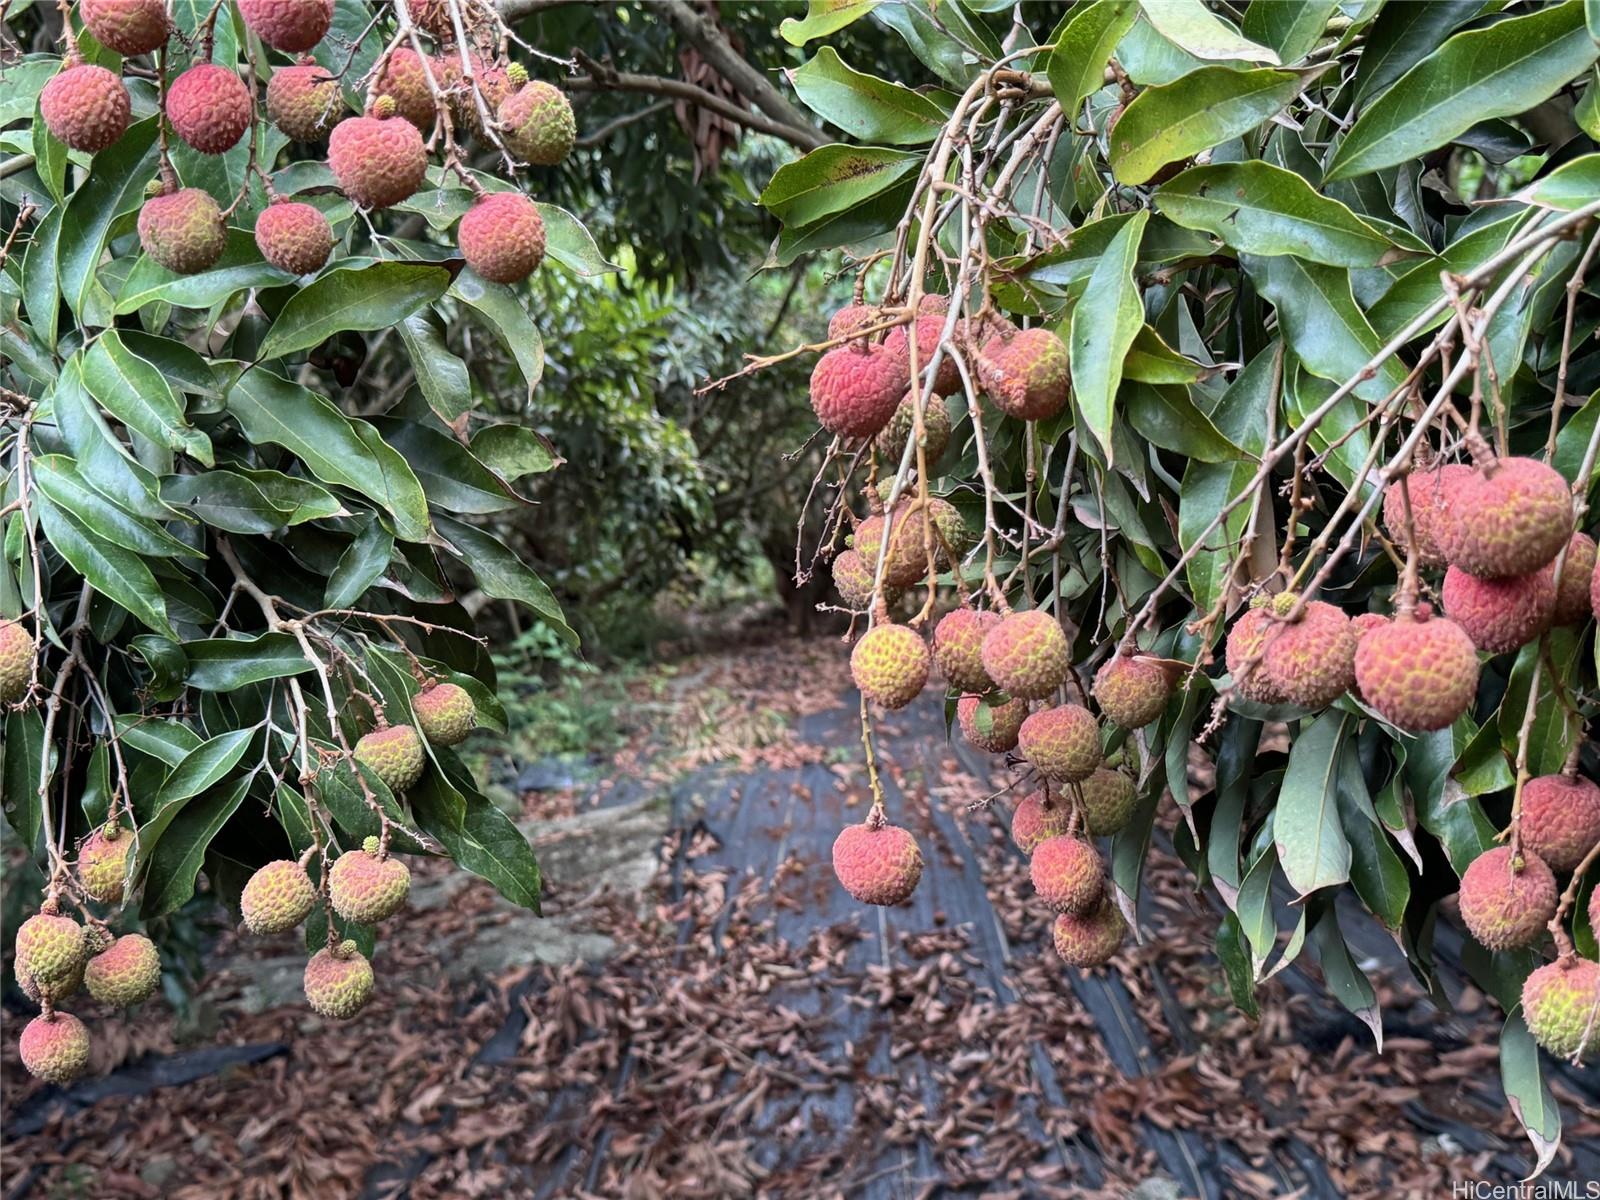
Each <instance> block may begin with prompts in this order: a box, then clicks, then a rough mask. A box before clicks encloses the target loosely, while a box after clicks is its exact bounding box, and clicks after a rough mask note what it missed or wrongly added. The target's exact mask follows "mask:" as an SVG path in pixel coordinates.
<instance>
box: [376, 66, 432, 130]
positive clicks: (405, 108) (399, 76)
mask: <svg viewBox="0 0 1600 1200" xmlns="http://www.w3.org/2000/svg"><path fill="white" fill-rule="evenodd" d="M436 78H437V77H436ZM375 94H376V95H378V96H388V97H389V98H390V99H391V100H393V101H394V115H395V116H397V117H400V118H401V119H402V120H406V121H410V122H411V123H412V124H413V125H415V126H416V127H417V128H418V130H420V131H421V132H423V133H431V132H432V131H433V126H434V122H436V121H437V120H438V119H439V110H438V106H437V105H435V104H434V102H433V93H432V92H430V91H429V90H428V76H427V73H426V72H425V71H424V70H423V64H422V56H421V55H420V54H418V53H417V52H416V51H415V50H411V49H408V48H406V47H401V48H400V49H398V50H396V51H395V52H394V53H393V54H391V55H390V56H389V61H388V62H386V63H385V64H384V65H383V74H382V75H380V76H378V87H377V91H376V93H375Z"/></svg>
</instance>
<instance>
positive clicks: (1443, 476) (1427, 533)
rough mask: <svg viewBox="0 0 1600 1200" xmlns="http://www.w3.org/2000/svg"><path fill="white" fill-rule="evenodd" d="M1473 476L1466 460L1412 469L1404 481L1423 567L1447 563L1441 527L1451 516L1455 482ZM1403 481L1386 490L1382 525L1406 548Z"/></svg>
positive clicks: (1398, 543) (1418, 557)
mask: <svg viewBox="0 0 1600 1200" xmlns="http://www.w3.org/2000/svg"><path fill="white" fill-rule="evenodd" d="M1471 476H1472V468H1471V467H1469V466H1466V465H1465V464H1464V463H1444V464H1442V465H1441V466H1438V467H1435V468H1434V469H1432V470H1430V471H1413V472H1412V473H1411V474H1410V475H1409V476H1407V477H1406V479H1405V481H1404V486H1405V489H1406V491H1407V493H1409V496H1410V499H1411V525H1412V528H1414V529H1415V530H1416V533H1417V561H1418V562H1419V563H1420V564H1421V565H1422V566H1424V567H1442V566H1444V562H1445V559H1444V550H1443V548H1442V547H1441V545H1440V541H1439V531H1440V526H1441V524H1442V523H1443V522H1444V521H1447V520H1448V519H1449V514H1450V500H1449V497H1450V493H1451V490H1452V489H1453V488H1454V487H1455V485H1456V484H1458V483H1460V482H1461V481H1462V480H1464V479H1469V478H1471ZM1401 486H1402V481H1401V480H1399V479H1396V480H1395V481H1394V482H1393V483H1391V484H1390V485H1389V486H1388V487H1386V488H1385V489H1384V491H1383V527H1384V528H1385V529H1387V530H1388V531H1389V536H1390V537H1391V538H1392V539H1393V540H1394V543H1395V545H1397V546H1399V547H1400V549H1401V550H1405V549H1406V510H1405V501H1406V497H1405V496H1403V495H1402V494H1401Z"/></svg>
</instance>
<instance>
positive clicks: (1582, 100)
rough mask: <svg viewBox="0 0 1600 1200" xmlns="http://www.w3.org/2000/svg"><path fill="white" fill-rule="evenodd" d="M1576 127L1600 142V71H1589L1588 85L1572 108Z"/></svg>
mask: <svg viewBox="0 0 1600 1200" xmlns="http://www.w3.org/2000/svg"><path fill="white" fill-rule="evenodd" d="M1572 119H1573V120H1574V121H1576V122H1577V123H1578V128H1579V129H1581V130H1583V131H1584V132H1585V133H1587V134H1588V135H1589V136H1590V137H1591V138H1593V139H1594V140H1595V141H1597V142H1600V71H1590V72H1589V86H1588V87H1586V88H1584V89H1583V95H1582V96H1581V97H1579V99H1578V103H1577V104H1576V105H1575V106H1574V107H1573V109H1572Z"/></svg>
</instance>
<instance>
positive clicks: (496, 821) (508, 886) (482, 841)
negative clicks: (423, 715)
mask: <svg viewBox="0 0 1600 1200" xmlns="http://www.w3.org/2000/svg"><path fill="white" fill-rule="evenodd" d="M443 757H444V758H445V759H446V760H449V759H453V757H454V756H453V755H451V754H450V752H449V751H444V752H443ZM456 790H457V789H455V788H454V787H453V784H452V781H450V780H447V779H445V778H443V777H442V776H441V774H440V773H439V772H438V771H429V772H428V773H427V774H426V775H425V776H423V778H422V780H421V781H420V782H419V783H418V784H417V786H416V787H414V788H412V789H411V791H410V792H409V793H408V796H409V798H410V800H411V806H412V809H413V811H415V812H416V814H417V823H418V824H419V825H420V826H421V827H422V828H423V830H424V831H425V832H427V833H429V834H431V835H432V836H434V837H435V838H437V839H438V840H439V842H440V843H441V844H442V845H443V846H444V848H445V850H446V851H448V852H449V854H450V857H451V858H452V859H454V860H455V862H456V864H457V865H458V866H460V867H462V868H464V869H465V870H468V871H471V872H472V873H473V874H474V875H476V876H478V877H479V878H480V879H485V880H487V881H488V882H489V883H491V884H493V885H494V888H495V890H496V891H498V892H499V893H500V894H501V895H502V896H504V897H505V898H506V899H507V900H510V901H511V902H512V903H513V904H519V905H521V906H522V907H523V908H528V909H532V910H533V911H534V912H538V911H539V893H540V888H541V880H540V876H539V863H538V860H537V859H535V858H534V856H533V850H532V848H531V847H530V846H529V845H528V840H527V838H525V837H523V835H522V832H521V830H519V829H518V828H517V827H516V825H514V824H513V823H512V821H511V818H509V817H507V816H506V815H505V814H504V813H503V812H501V811H500V810H499V809H498V808H496V807H495V806H494V805H493V804H490V803H489V801H487V800H485V799H484V798H483V797H482V796H479V795H477V794H476V793H475V792H469V793H468V794H467V795H466V798H465V800H466V811H465V814H464V816H463V819H462V821H461V822H460V824H459V826H458V825H456V824H455V823H453V822H452V821H451V820H450V819H449V818H448V817H447V815H446V814H447V813H448V811H449V809H450V801H451V799H452V798H451V797H449V796H447V795H446V794H445V793H446V792H447V791H456Z"/></svg>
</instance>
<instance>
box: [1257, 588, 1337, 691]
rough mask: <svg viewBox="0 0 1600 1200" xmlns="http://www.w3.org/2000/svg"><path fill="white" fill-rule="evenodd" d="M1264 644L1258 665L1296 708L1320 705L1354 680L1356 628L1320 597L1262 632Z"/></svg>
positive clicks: (1275, 687) (1334, 607) (1277, 689)
mask: <svg viewBox="0 0 1600 1200" xmlns="http://www.w3.org/2000/svg"><path fill="white" fill-rule="evenodd" d="M1287 594H1288V593H1285V595H1287ZM1281 600H1282V598H1281V597H1280V601H1281ZM1289 603H1291V604H1292V603H1293V602H1292V601H1290V602H1289ZM1266 648H1267V650H1266V656H1265V657H1264V658H1263V659H1262V667H1263V668H1264V669H1265V670H1266V672H1267V674H1268V675H1270V676H1271V677H1272V686H1273V688H1274V690H1276V691H1278V692H1280V693H1282V694H1283V695H1284V696H1286V697H1287V698H1288V699H1289V701H1290V703H1293V704H1297V705H1299V706H1300V707H1301V708H1325V707H1327V706H1328V705H1329V704H1332V703H1333V702H1334V701H1335V700H1337V699H1338V698H1339V697H1340V696H1342V695H1344V694H1345V692H1347V691H1349V690H1350V687H1351V685H1352V684H1354V683H1355V681H1356V631H1355V630H1354V629H1352V628H1351V627H1350V618H1349V617H1347V616H1346V615H1345V614H1344V610H1343V609H1340V608H1338V607H1336V606H1334V605H1332V604H1327V603H1325V602H1324V601H1321V600H1312V601H1310V602H1308V603H1307V604H1306V605H1305V606H1304V608H1303V610H1302V611H1301V613H1300V616H1299V618H1298V619H1297V620H1295V621H1291V622H1287V623H1285V624H1283V626H1282V628H1280V629H1279V630H1278V631H1277V632H1276V633H1273V634H1269V635H1268V636H1267V638H1266Z"/></svg>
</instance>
